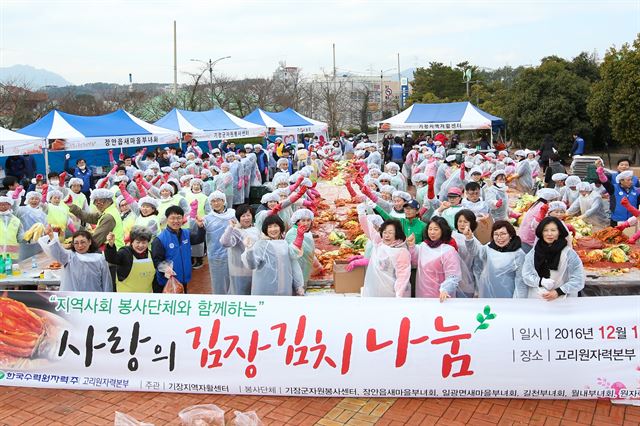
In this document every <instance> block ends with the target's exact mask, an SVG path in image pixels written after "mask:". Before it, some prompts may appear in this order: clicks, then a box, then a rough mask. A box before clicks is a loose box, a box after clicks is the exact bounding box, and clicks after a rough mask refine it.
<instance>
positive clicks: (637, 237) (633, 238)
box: [629, 231, 640, 245]
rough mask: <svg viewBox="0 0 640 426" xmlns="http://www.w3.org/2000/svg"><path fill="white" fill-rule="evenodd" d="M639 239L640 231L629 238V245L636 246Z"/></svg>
mask: <svg viewBox="0 0 640 426" xmlns="http://www.w3.org/2000/svg"><path fill="white" fill-rule="evenodd" d="M638 239H640V231H638V232H636V233H635V234H633V235H632V236H631V238H629V244H631V245H633V244H635V243H636V241H638Z"/></svg>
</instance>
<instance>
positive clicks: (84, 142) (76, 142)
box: [47, 133, 178, 151]
mask: <svg viewBox="0 0 640 426" xmlns="http://www.w3.org/2000/svg"><path fill="white" fill-rule="evenodd" d="M172 143H178V134H177V133H175V134H161V135H133V136H110V137H87V138H78V139H55V140H54V139H50V140H49V142H48V144H47V148H48V149H49V151H84V150H93V149H110V148H133V147H141V148H142V147H145V146H147V145H164V144H172Z"/></svg>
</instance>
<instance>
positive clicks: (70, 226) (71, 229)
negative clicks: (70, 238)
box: [67, 221, 77, 234]
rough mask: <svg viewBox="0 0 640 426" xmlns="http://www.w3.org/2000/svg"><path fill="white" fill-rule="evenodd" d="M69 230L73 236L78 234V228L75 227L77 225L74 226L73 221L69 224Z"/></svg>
mask: <svg viewBox="0 0 640 426" xmlns="http://www.w3.org/2000/svg"><path fill="white" fill-rule="evenodd" d="M67 228H69V231H70V232H71V233H72V234H75V233H76V231H77V229H76V226H75V225H74V224H73V222H71V221H69V223H67Z"/></svg>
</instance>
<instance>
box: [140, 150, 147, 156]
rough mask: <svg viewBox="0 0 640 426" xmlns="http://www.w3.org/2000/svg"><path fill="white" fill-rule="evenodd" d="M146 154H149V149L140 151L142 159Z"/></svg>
mask: <svg viewBox="0 0 640 426" xmlns="http://www.w3.org/2000/svg"><path fill="white" fill-rule="evenodd" d="M146 153H147V148H142V151H140V157H144V155H145V154H146Z"/></svg>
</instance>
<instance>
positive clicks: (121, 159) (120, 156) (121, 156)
mask: <svg viewBox="0 0 640 426" xmlns="http://www.w3.org/2000/svg"><path fill="white" fill-rule="evenodd" d="M118 160H120V161H124V152H121V153H120V155H118Z"/></svg>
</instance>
